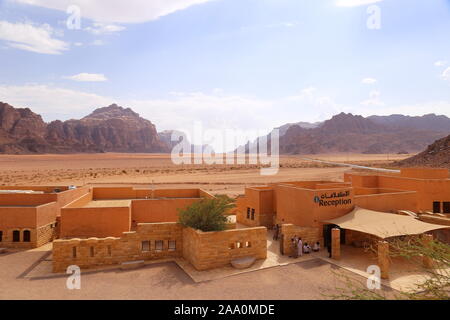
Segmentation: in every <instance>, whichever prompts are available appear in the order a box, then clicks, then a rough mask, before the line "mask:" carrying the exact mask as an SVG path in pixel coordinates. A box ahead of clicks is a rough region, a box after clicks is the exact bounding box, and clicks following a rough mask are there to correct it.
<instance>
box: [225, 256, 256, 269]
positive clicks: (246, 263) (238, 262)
mask: <svg viewBox="0 0 450 320" xmlns="http://www.w3.org/2000/svg"><path fill="white" fill-rule="evenodd" d="M255 261H256V259H255V258H254V257H244V258H238V259H234V260H231V265H232V266H233V267H234V268H236V269H246V268H249V267H251V266H252V264H253V263H255Z"/></svg>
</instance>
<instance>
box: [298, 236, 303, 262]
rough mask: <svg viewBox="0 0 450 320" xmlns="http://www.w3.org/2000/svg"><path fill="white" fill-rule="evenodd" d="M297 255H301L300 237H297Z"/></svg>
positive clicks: (301, 242) (301, 243)
mask: <svg viewBox="0 0 450 320" xmlns="http://www.w3.org/2000/svg"><path fill="white" fill-rule="evenodd" d="M297 255H298V256H300V257H301V256H303V241H302V238H298V242H297Z"/></svg>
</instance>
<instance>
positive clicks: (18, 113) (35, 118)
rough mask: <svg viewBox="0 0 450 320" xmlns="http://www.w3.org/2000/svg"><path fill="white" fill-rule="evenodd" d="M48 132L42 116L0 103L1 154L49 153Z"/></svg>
mask: <svg viewBox="0 0 450 320" xmlns="http://www.w3.org/2000/svg"><path fill="white" fill-rule="evenodd" d="M46 132H47V125H46V123H45V122H44V121H43V120H42V117H41V116H40V115H38V114H36V113H34V112H32V111H31V110H30V109H28V108H18V109H16V108H14V107H12V106H10V105H9V104H7V103H2V102H0V153H28V152H33V153H41V152H48V151H49V150H50V146H49V145H48V143H47V142H46V140H45V135H46Z"/></svg>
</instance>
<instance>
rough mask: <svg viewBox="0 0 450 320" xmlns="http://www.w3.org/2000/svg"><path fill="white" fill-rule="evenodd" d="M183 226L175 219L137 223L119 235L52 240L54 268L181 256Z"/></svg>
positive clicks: (92, 265)
mask: <svg viewBox="0 0 450 320" xmlns="http://www.w3.org/2000/svg"><path fill="white" fill-rule="evenodd" d="M182 235H183V233H182V227H181V225H179V224H177V223H149V224H138V226H137V230H136V231H132V232H124V233H123V234H122V237H120V238H117V237H107V238H89V239H69V240H55V241H54V242H53V271H54V272H64V271H65V270H66V268H67V267H68V266H69V265H77V266H79V267H80V268H82V269H83V268H84V269H86V268H92V267H95V266H100V265H111V264H118V263H122V262H126V261H135V260H153V259H162V258H169V257H180V256H182V252H183V237H182Z"/></svg>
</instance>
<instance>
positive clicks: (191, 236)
mask: <svg viewBox="0 0 450 320" xmlns="http://www.w3.org/2000/svg"><path fill="white" fill-rule="evenodd" d="M249 256H252V257H255V258H256V259H265V258H266V257H267V229H266V228H265V227H256V228H248V229H235V230H226V231H220V232H202V231H199V230H193V229H192V228H185V229H184V230H183V257H184V258H185V259H186V260H188V261H189V262H190V263H191V264H192V265H193V266H194V267H195V268H196V269H197V270H208V269H213V268H218V267H223V266H226V265H229V264H230V262H231V261H232V260H233V259H236V258H242V257H249Z"/></svg>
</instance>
